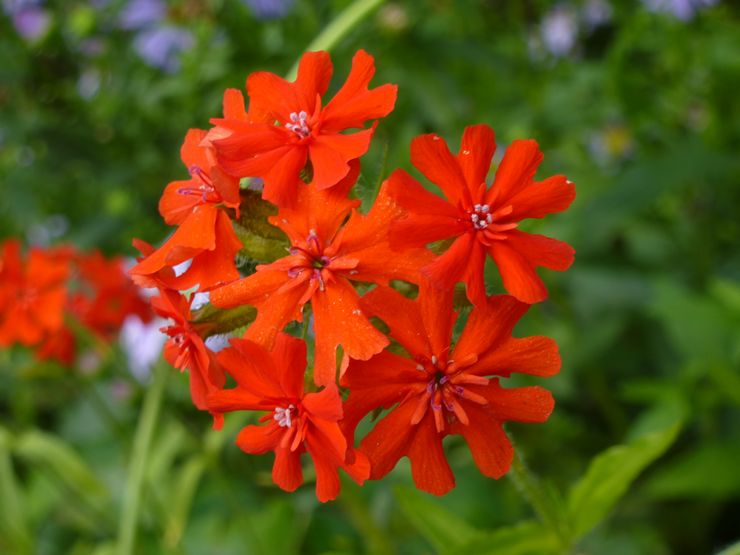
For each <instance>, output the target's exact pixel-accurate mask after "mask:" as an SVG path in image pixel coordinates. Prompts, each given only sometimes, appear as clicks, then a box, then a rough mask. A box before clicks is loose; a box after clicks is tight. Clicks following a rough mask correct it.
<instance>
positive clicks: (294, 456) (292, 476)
mask: <svg viewBox="0 0 740 555" xmlns="http://www.w3.org/2000/svg"><path fill="white" fill-rule="evenodd" d="M272 481H273V482H275V485H276V486H278V487H279V488H280V489H282V490H284V491H295V490H297V489H298V487H299V486H300V485H301V484H302V483H303V468H302V467H301V450H300V449H299V450H296V451H291V450H290V448H289V447H279V446H278V447H276V448H275V462H274V463H273V465H272Z"/></svg>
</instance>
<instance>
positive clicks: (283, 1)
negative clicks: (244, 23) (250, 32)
mask: <svg viewBox="0 0 740 555" xmlns="http://www.w3.org/2000/svg"><path fill="white" fill-rule="evenodd" d="M243 1H244V3H245V4H246V5H247V6H248V7H249V9H250V10H251V11H252V13H253V14H254V17H256V18H257V19H262V20H266V19H280V18H282V17H285V16H286V15H288V12H289V11H290V10H291V9H292V8H293V4H294V0H243Z"/></svg>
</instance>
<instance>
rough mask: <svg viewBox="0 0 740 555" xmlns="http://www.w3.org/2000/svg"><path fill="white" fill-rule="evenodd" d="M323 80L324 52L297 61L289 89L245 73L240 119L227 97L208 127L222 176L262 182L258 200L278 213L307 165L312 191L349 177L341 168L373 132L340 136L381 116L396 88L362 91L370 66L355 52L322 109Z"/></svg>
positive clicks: (232, 96) (231, 96)
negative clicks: (246, 108)
mask: <svg viewBox="0 0 740 555" xmlns="http://www.w3.org/2000/svg"><path fill="white" fill-rule="evenodd" d="M331 74H332V63H331V60H330V58H329V54H327V53H326V52H308V53H306V54H304V55H303V58H302V59H301V63H300V67H299V68H298V76H297V78H296V80H295V81H294V82H292V83H291V82H288V81H285V80H284V79H282V78H280V77H278V76H277V75H275V74H273V73H268V72H257V73H253V74H251V75H250V76H249V77H248V78H247V94H248V95H249V100H250V102H249V113H248V114H245V113H244V108H243V102H242V104H241V106H240V103H239V100H238V97H236V94H238V93H237V91H233V92H231V91H227V93H228V94H227V97H226V98H225V101H224V105H225V112H226V113H225V117H224V118H223V119H214V120H212V123H214V125H216V126H217V130H216V131H215V133H214V134H213V135H212V137H213V139H214V140H213V143H214V144H215V146H216V149H217V151H218V157H219V162H220V163H221V165H222V166H223V168H224V169H225V170H226V171H228V172H230V173H232V174H233V175H237V176H239V177H260V178H262V179H263V181H264V190H263V197H264V198H265V199H267V200H269V201H270V202H272V203H274V204H277V205H278V206H283V205H286V204H292V201H293V196H294V195H295V189H296V187H297V186H298V180H299V176H300V172H301V171H302V170H303V169H304V167H305V166H306V162H307V161H310V163H311V169H312V172H313V184H314V185H315V186H316V187H317V188H318V189H319V190H321V189H327V188H329V187H332V186H334V185H336V184H337V183H339V181H341V180H342V179H343V178H344V177H345V176H346V175H347V174H348V173H349V162H350V161H351V160H355V159H357V158H359V157H360V156H362V155H363V154H365V153H366V152H367V149H368V147H369V145H370V139H371V138H372V135H373V131H374V127H373V128H370V129H366V130H364V131H359V132H357V133H352V134H345V133H343V131H345V130H347V129H353V128H362V127H363V126H364V125H365V123H366V122H367V121H369V120H375V119H378V118H381V117H384V116H386V115H388V114H389V113H390V112H391V111H392V110H393V106H394V105H395V102H396V89H397V87H396V86H395V85H382V86H380V87H377V88H375V89H372V90H370V89H368V84H369V83H370V80H371V79H372V77H373V75H374V74H375V61H374V59H373V57H372V56H370V55H369V54H368V53H366V52H365V51H363V50H360V51H358V52H357V53H356V54H355V56H354V58H353V60H352V70H351V72H350V74H349V77H348V78H347V82H346V83H345V84H344V85H343V86H342V88H341V89H339V91H338V92H337V94H336V95H335V96H334V98H333V99H332V100H331V101H330V102H329V103H328V104H326V106H322V98H321V97H322V96H323V95H324V93H326V90H327V88H328V86H329V80H330V79H331ZM224 136H226V137H225V138H221V139H218V137H224Z"/></svg>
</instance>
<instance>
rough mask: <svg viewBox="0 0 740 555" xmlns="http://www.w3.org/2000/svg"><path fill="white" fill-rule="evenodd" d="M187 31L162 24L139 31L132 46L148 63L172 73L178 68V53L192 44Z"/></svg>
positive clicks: (190, 36)
mask: <svg viewBox="0 0 740 555" xmlns="http://www.w3.org/2000/svg"><path fill="white" fill-rule="evenodd" d="M193 42H194V40H193V36H192V35H191V34H190V32H189V31H187V30H185V29H181V28H179V27H175V26H174V25H163V26H161V27H155V28H153V29H147V30H145V31H141V32H139V34H138V35H137V36H136V38H135V39H134V48H135V49H136V52H138V53H139V56H141V57H142V59H143V60H144V61H145V62H147V63H148V64H149V65H151V66H154V67H157V68H159V69H162V70H164V71H166V72H168V73H173V72H175V71H177V70H178V69H179V68H180V54H182V53H183V52H185V51H187V50H190V48H192V46H193Z"/></svg>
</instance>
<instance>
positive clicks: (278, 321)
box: [131, 51, 575, 501]
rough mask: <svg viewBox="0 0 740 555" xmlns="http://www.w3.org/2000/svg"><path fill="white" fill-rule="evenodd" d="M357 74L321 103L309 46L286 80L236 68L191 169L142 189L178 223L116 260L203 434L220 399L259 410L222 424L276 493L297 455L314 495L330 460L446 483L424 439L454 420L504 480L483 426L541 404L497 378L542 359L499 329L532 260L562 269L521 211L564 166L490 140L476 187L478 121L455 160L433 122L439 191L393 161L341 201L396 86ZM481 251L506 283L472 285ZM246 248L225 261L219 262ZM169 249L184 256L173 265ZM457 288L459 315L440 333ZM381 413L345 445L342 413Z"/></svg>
mask: <svg viewBox="0 0 740 555" xmlns="http://www.w3.org/2000/svg"><path fill="white" fill-rule="evenodd" d="M374 73H375V65H374V60H373V58H372V57H371V56H370V55H369V54H367V53H366V52H364V51H359V52H357V54H356V55H355V56H354V58H353V61H352V68H351V71H350V73H349V76H348V78H347V80H346V82H345V83H344V84H343V85H342V86H341V88H340V89H339V90H338V92H337V93H336V94H335V95H334V97H333V98H332V99H331V100H329V101H328V102H327V101H325V100H324V95H325V93H326V91H327V88H328V85H329V80H330V77H331V74H332V64H331V61H330V59H329V56H328V55H327V54H326V53H325V52H312V53H307V54H305V55H304V56H303V58H302V60H301V63H300V66H299V70H298V74H297V78H296V79H295V81H294V82H289V81H286V80H284V79H282V78H280V77H278V76H277V75H274V74H272V73H268V72H258V73H254V74H252V75H250V76H249V77H248V79H247V83H246V88H247V94H248V96H249V109H248V110H246V109H245V103H244V97H243V95H242V93H241V92H240V91H238V90H234V89H231V90H227V91H226V93H225V95H224V107H223V110H224V114H223V117H221V118H215V119H213V120H212V121H211V123H212V124H213V127H212V128H211V129H210V130H208V131H201V130H190V131H189V132H188V134H187V136H186V138H185V143H184V146H183V148H182V159H183V161H184V163H185V165H186V167H187V168H188V170H189V174H190V177H189V179H187V180H183V181H175V182H173V183H170V184H169V185H168V186H167V188H166V189H165V191H164V194H163V196H162V199H161V202H160V204H159V208H160V212H161V214H162V216H163V218H164V219H165V221H166V222H167V223H168V224H171V225H176V226H178V227H177V229H176V230H175V231H174V233H172V234H171V236H170V237H169V239H167V241H166V242H165V243H164V244H163V245H162V246H160V247H159V248H157V249H155V248H154V247H151V246H150V245H148V244H145V243H143V242H140V241H136V242H135V244H136V245H137V247H138V248H139V249H140V250H141V251H142V254H143V257H142V258H141V259H140V262H139V263H138V265H137V266H135V267H134V268H133V269H132V270H131V274H132V276H133V278H134V280H135V281H136V282H137V283H139V284H140V285H142V286H146V287H157V288H158V289H159V291H160V293H159V296H157V297H155V298H154V299H153V306H154V309H155V311H156V312H157V313H158V314H159V315H161V316H163V317H167V318H170V320H171V321H172V325H171V326H169V327H168V328H166V329H165V331H166V333H167V334H168V335H169V337H170V339H169V341H168V342H167V344H166V346H165V355H166V357H167V359H168V360H169V361H170V363H171V364H172V365H173V366H175V367H176V368H178V369H180V370H185V369H187V370H188V371H189V374H190V383H191V392H192V398H193V402H194V404H195V405H196V406H197V407H198V408H200V409H202V410H207V411H209V412H210V413H211V414H212V415H213V417H214V426H215V427H217V428H218V427H219V426H220V425H221V422H222V419H223V414H224V413H227V412H232V411H260V412H263V413H265V414H264V416H262V417H261V418H260V419H259V423H260V424H258V425H249V426H246V427H245V428H244V429H243V430H242V431H241V433H240V434H239V435H238V437H237V440H236V441H237V444H238V446H239V447H240V448H241V449H242V450H244V451H245V452H247V453H251V454H263V453H267V452H269V451H273V452H274V454H275V462H274V466H273V473H272V475H273V479H274V482H275V483H276V484H277V485H278V486H280V487H281V488H283V489H285V490H288V491H293V490H295V489H296V488H297V487H298V486H299V485H300V484H301V483H302V481H303V477H302V467H301V463H300V458H301V455H302V454H303V453H304V452H306V451H307V452H308V454H309V456H310V457H311V459H313V463H314V466H315V469H316V493H317V496H318V498H319V499H320V500H321V501H326V500H330V499H333V498H335V497H336V496H337V494H338V493H339V478H338V473H337V471H338V469H339V468H342V469H343V470H344V471H345V472H346V473H348V474H349V476H350V477H351V478H353V479H354V480H355V481H357V482H358V483H363V481H364V480H366V479H368V478H370V479H378V478H381V477H383V476H384V475H386V474H387V473H388V472H390V470H391V469H392V468H393V467H394V466H395V465H396V463H397V462H398V460H399V459H400V458H401V457H403V456H407V457H408V458H409V459H410V461H411V470H412V474H413V479H414V482H415V483H416V485H417V486H418V487H419V488H420V489H423V490H425V491H428V492H431V493H434V494H443V493H445V492H447V491H449V490H450V489H451V488H452V487H454V483H455V481H454V476H453V474H452V471H451V469H450V466H449V465H448V463H447V460H446V458H445V455H444V451H443V448H442V440H443V438H444V437H445V436H447V435H451V434H459V435H461V436H463V438H464V439H465V441H466V442H467V444H468V446H469V447H470V450H471V452H472V455H473V458H474V460H475V463H476V464H477V466H478V468H479V469H480V470H481V472H482V473H483V474H484V475H486V476H489V477H492V478H498V477H500V476H502V475H503V474H504V473H506V472H507V470H508V468H509V466H510V464H511V461H512V457H513V449H512V446H511V444H510V443H509V441H508V439H507V437H506V435H505V433H504V431H503V428H502V424H503V423H504V422H506V421H510V420H512V421H519V422H543V421H545V420H546V419H547V418H548V416H549V414H550V413H551V411H552V408H553V399H552V397H551V395H550V393H549V392H547V391H546V390H544V389H541V388H539V387H522V388H515V389H506V388H503V387H501V385H500V383H499V380H500V379H501V378H505V377H508V376H510V375H511V374H512V373H513V372H521V373H525V374H531V375H535V376H551V375H553V374H555V373H557V372H558V370H559V368H560V357H559V354H558V349H557V345H556V344H555V342H554V341H552V340H551V339H549V338H546V337H527V338H521V339H520V338H514V337H512V330H513V328H514V326H515V324H516V323H517V321H518V320H519V319H520V317H521V316H522V315H523V314H524V313H525V312H526V311H527V309H528V308H529V306H530V304H531V303H535V302H539V301H542V300H544V299H545V298H546V296H547V290H546V288H545V286H544V284H543V282H542V280H541V279H540V278H539V276H538V275H537V273H536V271H535V270H536V268H537V267H539V266H543V267H545V268H550V269H553V270H558V271H562V270H565V269H567V268H568V267H569V266H570V265H571V263H572V262H573V249H572V248H571V247H570V246H568V245H567V244H565V243H563V242H560V241H557V240H554V239H550V238H547V237H544V236H541V235H534V234H529V233H525V232H522V231H520V230H519V229H518V225H519V222H520V221H521V220H523V219H526V218H542V217H544V216H545V215H547V214H550V213H555V212H560V211H562V210H565V209H566V208H567V207H568V206H569V205H570V203H571V202H572V200H573V198H574V195H575V191H574V186H573V184H572V183H571V182H570V181H568V180H567V179H566V178H565V177H564V176H554V177H550V178H547V179H545V180H544V181H539V182H537V181H534V175H535V172H536V169H537V166H538V165H539V163H540V162H541V160H542V153H541V152H540V150H539V148H538V146H537V144H536V143H535V142H534V141H531V140H524V141H515V142H514V143H512V144H511V145H510V146H509V148H508V149H507V151H506V154H505V156H504V158H503V161H502V163H501V165H500V167H499V168H498V171H497V172H496V175H495V178H494V180H493V183H492V184H491V185H488V184H487V183H486V179H487V176H488V173H489V171H490V168H491V161H492V158H493V154H494V150H495V146H496V142H495V139H494V134H493V131H492V130H491V128H489V127H488V126H485V125H475V126H471V127H468V128H466V129H465V132H464V134H463V138H462V144H461V146H460V150H459V152H458V153H457V154H454V153H452V152H451V151H450V149H449V148H448V146H447V144H446V143H445V141H444V140H443V139H442V138H441V137H439V136H437V135H435V134H430V135H422V136H420V137H417V138H416V139H415V140H414V141H413V143H412V144H411V160H412V162H413V164H414V166H416V168H417V169H418V170H419V171H420V172H421V173H422V174H423V175H424V176H425V177H426V178H428V179H429V181H431V182H432V183H434V184H435V185H436V186H438V187H439V189H440V190H441V191H442V193H443V194H444V198H442V197H439V196H437V195H435V194H432V193H430V192H429V191H428V190H427V189H426V188H425V187H424V186H422V185H421V184H420V183H419V182H418V181H417V180H415V179H414V178H413V177H411V176H410V175H409V174H408V173H406V172H404V171H402V170H396V171H395V172H393V173H392V174H391V175H390V177H389V178H388V179H387V180H386V181H385V182H384V183H383V184H382V186H381V187H380V190H379V193H378V195H377V198H376V199H375V200H374V204H373V205H372V207H371V208H370V210H369V211H368V213H367V214H363V213H361V212H359V211H358V206H359V204H360V203H359V201H358V200H356V199H353V198H352V195H351V191H352V187H353V185H354V184H355V182H356V181H357V178H358V175H359V171H360V166H359V158H360V157H361V156H362V155H364V154H365V153H366V152H367V150H368V148H369V145H370V141H371V139H372V137H373V133H374V132H375V128H376V126H377V120H378V119H379V118H382V117H384V116H386V115H388V114H389V113H390V112H391V111H392V109H393V107H394V104H395V101H396V93H397V88H396V86H394V85H382V86H379V87H377V88H369V83H370V80H371V78H372V77H373V74H374ZM369 122H372V124H371V125H370V126H369V127H367V125H368V123H369ZM348 130H354V131H352V132H348ZM245 178H248V179H245ZM256 183H257V184H259V183H261V184H262V189H261V191H262V192H261V196H262V199H259V198H257V197H258V196H259V193H257V192H255V190H254V189H255V184H256ZM271 205H272V206H274V207H272V206H271ZM268 212H270V213H271V215H269V217H268V218H267V219H268V221H269V223H270V224H271V226H268V225H265V222H264V219H265V215H266V214H267V213H268ZM265 229H267V231H265ZM276 237H282V238H283V241H284V249H283V250H281V252H275V250H274V249H272V250H271V249H269V248H264V244H265V243H270V242H273V243H276V244H280V241H279V240H277V239H275V238H276ZM430 244H435V245H436V247H435V251H436V253H437V254H435V252H433V251H432V250H429V249H428V248H427V247H428V246H429V245H430ZM285 251H287V254H286V252H285ZM255 253H260V254H259V255H256V254H255ZM489 257H490V258H491V259H492V261H493V263H494V264H495V265H496V266H497V267H498V270H499V272H500V274H501V276H502V279H503V284H504V287H505V288H506V290H507V291H508V293H509V295H497V296H488V295H487V292H486V284H485V282H484V266H485V264H486V260H487V259H488V258H489ZM247 258H248V259H249V262H251V264H250V263H247V264H244V265H243V267H245V268H248V269H249V270H248V271H246V272H244V273H246V275H245V276H242V275H240V274H241V273H240V272H239V269H238V268H237V264H236V262H235V260H237V259H238V260H242V261H243V260H245V259H247ZM185 261H190V266H189V267H188V268H187V269H186V270H185V271H179V270H178V271H175V266H177V265H179V264H181V263H183V262H185ZM254 263H258V264H256V269H255V264H254ZM398 281H403V282H406V284H405V285H404V284H401V285H397V284H398ZM392 282H393V285H396V288H393V287H392V286H391V283H392ZM458 282H464V284H465V286H466V291H467V298H468V299H469V301H470V304H472V309H471V310H470V311H469V315H468V317H467V321H466V323H465V325H464V329H463V331H462V334H461V335H460V337H459V339H458V340H457V341H456V343H455V344H454V345H453V342H452V331H453V327H454V326H455V322H456V320H457V318H458V315H459V314H458V312H456V311H455V309H454V307H453V294H454V287H455V285H456V283H458ZM409 284H411V285H409ZM187 290H189V292H187V293H185V294H183V292H184V291H187ZM401 290H402V291H403V292H404V293H402V292H401ZM416 290H418V294H417V295H416V296H415V298H412V297H413V295H412V294H411V291H416ZM195 291H199V292H208V294H209V298H210V305H209V306H207V307H206V308H205V309H199V310H197V311H193V310H191V304H190V303H191V300H192V297H193V293H194V292H195ZM466 312H467V311H466ZM371 319H372V320H371ZM376 319H377V320H380V321H382V322H383V324H384V327H383V330H387V331H382V330H381V329H380V328H379V327H377V326H376V324H377V320H376ZM294 321H297V322H304V326H305V327H304V329H305V330H308V329H309V328H310V329H312V334H311V335H312V336H313V339H314V341H313V343H314V345H313V346H314V348H313V364H312V368H311V369H309V370H308V371H307V369H306V365H307V345H306V342H305V341H304V340H302V339H298V338H296V337H293V336H291V335H289V334H287V333H286V331H285V330H286V328H288V327H289V324H290V323H291V322H294ZM309 323H310V324H311V326H309ZM378 325H380V324H378ZM225 332H232V334H233V335H242V337H239V338H236V337H234V338H232V339H231V340H230V345H229V346H228V347H227V348H225V349H223V350H221V351H220V352H218V353H214V352H212V351H211V350H210V349H209V348H208V347H207V346H206V344H205V341H204V339H206V338H207V337H209V336H211V335H213V334H216V333H225ZM229 376H230V378H232V379H229ZM227 381H228V382H230V384H231V385H233V387H232V386H231V385H229V386H227V385H226V384H227ZM381 409H388V410H389V412H387V413H386V414H385V416H383V417H382V418H380V420H378V421H377V423H375V425H374V427H373V429H372V430H371V431H370V432H369V433H368V434H367V435H365V437H364V438H363V439H362V440H361V442H360V444H359V446H357V447H356V446H355V441H354V436H355V433H356V429H357V426H358V424H359V423H360V421H361V420H362V419H363V418H364V417H365V416H366V415H368V414H369V413H375V412H377V411H380V410H381Z"/></svg>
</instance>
